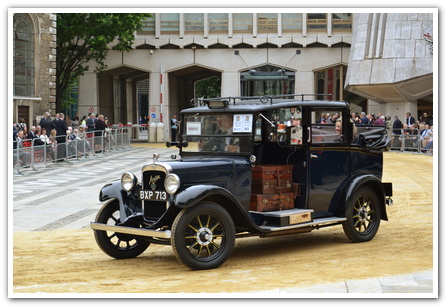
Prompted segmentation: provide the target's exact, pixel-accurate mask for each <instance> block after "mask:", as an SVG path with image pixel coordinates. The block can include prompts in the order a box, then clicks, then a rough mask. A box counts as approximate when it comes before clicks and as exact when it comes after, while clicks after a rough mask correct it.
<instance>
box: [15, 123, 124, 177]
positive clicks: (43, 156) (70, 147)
mask: <svg viewBox="0 0 447 307" xmlns="http://www.w3.org/2000/svg"><path fill="white" fill-rule="evenodd" d="M38 140H40V139H32V140H24V141H22V146H21V147H17V146H18V142H17V141H14V143H15V144H14V145H15V146H14V147H16V149H14V150H13V165H14V169H15V170H16V172H17V173H18V174H21V171H22V170H23V169H24V168H30V169H31V170H34V171H37V170H36V166H37V165H39V166H40V167H47V166H48V165H49V163H55V162H59V161H60V162H62V161H66V162H70V161H71V160H79V159H81V158H87V157H95V156H96V157H98V156H101V155H104V154H105V153H107V152H118V151H123V150H127V149H129V148H130V136H129V129H128V128H127V127H122V128H117V129H107V130H105V131H103V130H98V131H92V132H86V133H85V137H84V138H74V137H73V136H72V135H67V136H66V138H65V142H55V143H54V144H43V145H37V142H38Z"/></svg>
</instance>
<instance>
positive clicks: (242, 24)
mask: <svg viewBox="0 0 447 307" xmlns="http://www.w3.org/2000/svg"><path fill="white" fill-rule="evenodd" d="M233 32H234V33H253V14H250V13H248V14H247V13H234V14H233Z"/></svg>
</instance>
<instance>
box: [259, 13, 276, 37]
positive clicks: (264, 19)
mask: <svg viewBox="0 0 447 307" xmlns="http://www.w3.org/2000/svg"><path fill="white" fill-rule="evenodd" d="M257 17H258V31H259V33H276V32H278V14H274V13H264V14H262V13H259V14H258V15H257Z"/></svg>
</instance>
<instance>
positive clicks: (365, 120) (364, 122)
mask: <svg viewBox="0 0 447 307" xmlns="http://www.w3.org/2000/svg"><path fill="white" fill-rule="evenodd" d="M360 114H361V117H360V123H361V124H362V125H367V124H368V121H369V120H368V117H366V113H365V112H362V113H360Z"/></svg>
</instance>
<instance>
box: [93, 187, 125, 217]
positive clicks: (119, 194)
mask: <svg viewBox="0 0 447 307" xmlns="http://www.w3.org/2000/svg"><path fill="white" fill-rule="evenodd" d="M109 199H116V200H117V201H118V202H119V205H120V220H121V221H124V220H126V218H127V216H128V212H127V211H128V210H127V205H126V204H127V201H128V199H129V195H128V193H127V192H126V191H124V190H123V187H122V186H121V180H120V179H116V180H113V181H110V182H109V183H107V184H106V185H105V186H103V187H102V189H101V191H100V192H99V201H101V202H103V201H106V200H109Z"/></svg>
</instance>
